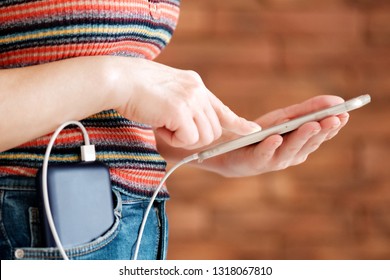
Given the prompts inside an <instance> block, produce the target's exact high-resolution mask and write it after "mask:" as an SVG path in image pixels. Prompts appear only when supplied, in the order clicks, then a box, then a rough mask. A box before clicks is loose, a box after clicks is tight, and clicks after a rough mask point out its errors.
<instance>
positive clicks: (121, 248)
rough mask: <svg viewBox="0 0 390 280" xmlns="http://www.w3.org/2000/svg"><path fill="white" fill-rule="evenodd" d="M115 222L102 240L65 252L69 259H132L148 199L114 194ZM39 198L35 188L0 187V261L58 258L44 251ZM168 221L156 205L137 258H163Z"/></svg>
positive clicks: (49, 250)
mask: <svg viewBox="0 0 390 280" xmlns="http://www.w3.org/2000/svg"><path fill="white" fill-rule="evenodd" d="M113 195H114V205H115V209H113V211H114V216H115V222H114V224H113V225H112V227H111V228H110V229H109V230H108V231H107V232H106V233H105V234H104V235H103V236H101V237H99V238H97V239H95V240H93V241H91V242H89V243H87V244H82V245H80V246H76V247H74V248H69V249H66V253H67V255H68V257H69V258H70V259H77V260H87V259H88V260H91V259H98V260H103V259H108V260H113V259H132V258H133V253H134V250H135V243H136V241H137V237H138V231H139V228H140V225H141V222H142V219H143V215H144V212H145V210H146V208H147V206H148V203H149V200H147V199H139V198H134V197H131V196H128V195H124V194H121V193H119V192H118V191H116V190H114V191H113ZM37 197H38V195H37V192H36V191H35V189H34V188H29V187H25V188H24V189H21V188H18V189H12V188H1V187H0V259H3V260H4V259H23V260H26V259H38V260H43V259H61V255H60V253H59V251H58V249H56V248H43V247H41V244H42V241H41V240H42V237H41V232H42V230H41V226H40V225H41V222H40V215H39V213H38V199H37ZM167 243H168V222H167V217H166V212H165V201H162V202H156V203H155V204H154V207H153V208H152V210H151V211H150V214H149V217H148V220H147V224H146V226H145V231H144V235H143V238H142V242H141V247H140V250H139V254H138V259H143V260H155V259H165V258H166V253H167Z"/></svg>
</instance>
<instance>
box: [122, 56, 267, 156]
mask: <svg viewBox="0 0 390 280" xmlns="http://www.w3.org/2000/svg"><path fill="white" fill-rule="evenodd" d="M129 61H130V60H129ZM131 62H132V63H136V66H134V65H133V66H132V67H129V68H128V69H134V71H130V72H129V71H128V70H127V71H126V68H125V65H123V63H125V60H122V61H121V63H122V66H123V67H124V68H123V69H120V72H118V73H120V74H119V75H121V79H120V80H122V81H123V80H126V79H128V80H130V81H131V83H130V84H129V87H130V88H127V87H124V88H123V84H122V85H119V86H121V87H122V91H123V93H122V94H123V97H124V102H123V103H122V105H121V106H120V107H118V108H117V110H118V111H119V113H121V114H122V115H123V116H125V117H126V118H128V119H130V120H133V121H137V122H140V123H144V124H149V125H151V126H152V127H153V128H154V129H155V131H156V134H157V135H158V137H159V138H160V139H162V140H164V141H165V142H166V143H167V144H168V145H170V146H172V147H176V148H184V149H196V148H200V147H203V146H205V145H208V144H210V143H212V142H214V141H215V140H217V139H219V138H220V137H221V135H222V131H223V129H225V130H228V131H231V132H234V133H236V134H239V135H245V134H248V133H251V132H254V131H256V130H259V129H260V127H259V126H258V125H257V124H256V123H255V122H250V121H247V120H245V119H243V118H240V117H238V116H237V115H236V114H234V113H233V112H232V111H231V110H230V109H229V108H228V107H226V106H225V105H224V104H223V103H222V102H221V101H220V100H219V99H218V98H217V97H215V96H214V95H213V94H212V93H211V92H210V91H209V90H208V89H207V88H206V86H205V85H204V83H203V81H202V79H201V78H200V76H199V75H198V74H197V73H195V72H193V71H184V70H179V69H175V68H171V67H168V66H165V65H162V64H158V63H155V62H151V61H146V60H141V59H139V60H136V59H132V60H131ZM125 85H126V83H125ZM126 90H128V91H130V92H131V94H128V92H126Z"/></svg>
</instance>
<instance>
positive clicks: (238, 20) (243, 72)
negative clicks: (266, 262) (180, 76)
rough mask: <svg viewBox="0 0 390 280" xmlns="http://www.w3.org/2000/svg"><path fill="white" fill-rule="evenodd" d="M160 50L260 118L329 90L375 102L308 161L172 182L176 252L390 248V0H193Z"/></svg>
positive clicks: (242, 111) (314, 254)
mask: <svg viewBox="0 0 390 280" xmlns="http://www.w3.org/2000/svg"><path fill="white" fill-rule="evenodd" d="M181 8H182V13H181V17H180V20H179V26H178V29H177V31H176V33H175V34H174V37H173V40H172V42H171V44H170V45H169V46H168V47H167V49H166V50H165V51H164V52H163V53H162V55H161V56H160V57H159V58H158V60H157V61H158V62H161V63H164V64H167V65H170V66H173V67H177V68H181V69H191V70H195V71H197V72H198V73H199V74H200V75H201V76H202V78H203V80H204V82H205V84H206V86H208V88H209V89H210V90H211V91H212V92H214V94H216V95H217V96H218V97H219V98H220V99H221V100H222V101H223V102H224V103H225V104H226V105H228V106H229V107H230V108H231V109H232V110H233V111H235V112H236V113H238V114H239V115H242V116H243V117H246V118H248V119H255V118H257V117H258V116H260V115H262V114H265V113H267V112H269V111H271V110H274V109H276V108H280V107H285V106H288V105H290V104H294V103H298V102H301V101H303V100H305V99H307V98H310V97H312V96H315V95H321V94H335V95H340V96H342V97H343V98H345V99H348V98H351V97H355V96H357V95H360V94H362V93H369V94H371V96H372V103H371V104H370V105H368V106H367V107H364V108H362V109H359V110H358V111H354V112H352V113H351V119H350V123H349V125H348V127H346V128H345V129H344V130H343V131H342V132H341V133H340V134H339V135H338V136H337V137H336V138H335V139H334V140H333V141H330V142H327V143H326V144H325V145H323V146H322V147H321V149H320V150H319V151H317V152H316V153H314V154H313V155H311V156H310V157H309V159H308V161H307V162H306V163H304V164H302V165H300V166H296V167H291V168H289V169H287V170H284V171H279V172H275V173H270V174H265V175H260V176H255V177H248V178H242V179H226V178H223V177H220V176H218V175H215V174H212V173H208V172H206V171H201V170H197V169H193V168H191V167H187V166H184V167H181V168H180V169H178V170H177V171H176V172H175V173H174V175H173V176H172V177H171V179H170V180H169V182H168V185H169V189H170V193H171V200H170V201H169V203H168V215H169V219H170V238H169V241H170V245H169V250H168V259H204V260H212V259H390V183H389V182H390V180H389V179H390V163H389V159H390V125H389V117H390V110H389V108H390V107H389V105H390V78H389V75H390V1H385V0H375V1H372V0H327V1H311V0H289V1H286V0H182V5H181Z"/></svg>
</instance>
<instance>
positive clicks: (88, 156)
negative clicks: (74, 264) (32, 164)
mask: <svg viewBox="0 0 390 280" xmlns="http://www.w3.org/2000/svg"><path fill="white" fill-rule="evenodd" d="M68 125H77V126H78V127H80V129H81V131H82V133H83V137H84V145H83V146H81V160H82V161H94V160H95V159H96V153H95V146H94V145H91V143H90V141H89V136H88V133H87V130H86V129H85V127H84V126H83V125H82V123H80V122H78V121H69V122H66V123H63V124H62V125H61V126H60V127H58V128H57V130H56V131H55V132H54V133H53V135H52V136H51V138H50V142H49V144H48V145H47V148H46V153H45V157H44V159H43V166H42V195H43V204H44V207H45V211H46V218H47V221H48V224H49V227H50V231H51V233H52V235H53V238H54V241H55V243H56V245H57V247H58V250H59V251H60V253H61V256H62V258H63V259H64V260H69V258H68V256H67V255H66V253H65V250H64V247H63V246H62V243H61V240H60V238H59V236H58V233H57V229H56V226H55V224H54V220H53V215H52V213H51V209H50V201H49V194H48V189H47V169H48V165H49V159H50V153H51V150H52V148H53V145H54V142H55V140H56V139H57V137H58V135H59V134H60V132H61V131H62V130H63V129H64V128H65V127H66V126H68Z"/></svg>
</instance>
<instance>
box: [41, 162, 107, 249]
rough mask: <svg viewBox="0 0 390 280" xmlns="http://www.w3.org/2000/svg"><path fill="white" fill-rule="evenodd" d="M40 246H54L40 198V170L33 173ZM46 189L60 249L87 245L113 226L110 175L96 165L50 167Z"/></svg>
mask: <svg viewBox="0 0 390 280" xmlns="http://www.w3.org/2000/svg"><path fill="white" fill-rule="evenodd" d="M37 180H38V186H39V189H40V198H41V207H40V209H41V211H40V212H41V213H42V221H43V236H44V243H45V244H44V246H46V247H56V246H57V245H56V243H55V241H54V238H53V235H52V233H51V230H50V227H49V224H48V222H47V218H46V212H45V208H44V205H43V196H42V187H41V186H42V170H39V172H38V174H37ZM47 187H48V196H49V202H50V209H51V212H52V216H53V220H54V224H55V227H56V229H57V232H58V236H59V238H60V240H61V243H62V245H63V246H64V247H70V246H76V245H80V244H83V243H87V242H90V241H92V240H94V239H96V238H98V237H99V236H102V235H103V234H104V233H105V232H106V231H107V230H108V229H109V228H110V227H111V226H112V225H113V223H114V208H113V197H112V191H111V183H110V175H109V171H108V168H107V166H106V165H104V164H103V163H100V162H96V161H94V162H79V163H69V164H50V165H49V166H48V172H47Z"/></svg>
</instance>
